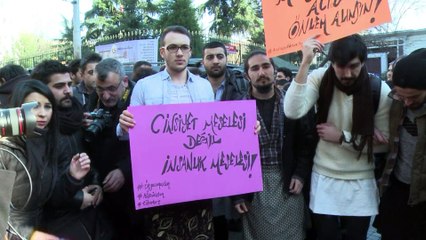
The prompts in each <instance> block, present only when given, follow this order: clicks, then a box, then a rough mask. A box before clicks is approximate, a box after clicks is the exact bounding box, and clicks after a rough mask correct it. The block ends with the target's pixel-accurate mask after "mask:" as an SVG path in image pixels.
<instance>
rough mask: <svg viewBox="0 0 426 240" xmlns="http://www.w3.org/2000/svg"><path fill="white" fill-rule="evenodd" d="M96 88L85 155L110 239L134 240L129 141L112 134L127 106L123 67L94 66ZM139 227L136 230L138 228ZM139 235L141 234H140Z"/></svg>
mask: <svg viewBox="0 0 426 240" xmlns="http://www.w3.org/2000/svg"><path fill="white" fill-rule="evenodd" d="M95 71H96V73H95V74H94V75H95V76H96V88H95V92H94V93H93V94H92V95H91V96H90V98H91V99H95V98H96V99H95V100H97V101H90V103H91V105H89V110H90V111H92V112H93V111H95V112H97V114H96V116H95V117H93V119H92V121H91V123H90V124H89V126H88V127H87V128H86V132H85V134H86V140H87V141H88V143H87V146H88V154H89V156H90V158H91V159H92V165H93V166H94V167H95V168H96V169H97V170H98V172H99V180H100V181H101V183H102V184H101V185H102V189H103V191H104V204H103V206H104V210H105V212H106V213H107V216H108V219H109V220H110V221H111V223H112V224H113V226H114V230H115V233H114V239H134V238H133V237H135V236H137V235H139V234H141V231H142V230H143V228H142V229H138V227H137V224H136V223H135V222H134V219H133V217H134V204H133V196H132V180H131V179H132V178H131V167H130V151H129V149H130V146H129V141H120V140H119V139H118V138H117V136H116V134H115V126H116V125H117V124H118V120H119V116H120V114H121V112H122V111H123V110H124V109H126V108H127V106H128V105H129V103H130V95H131V93H132V90H133V86H134V84H133V83H132V82H131V81H129V79H128V77H127V76H126V73H125V69H124V66H123V65H122V64H121V63H120V62H119V61H117V60H115V59H112V58H106V59H104V60H102V61H100V62H99V63H97V65H96V67H95ZM139 228H140V227H139ZM142 235H143V234H142Z"/></svg>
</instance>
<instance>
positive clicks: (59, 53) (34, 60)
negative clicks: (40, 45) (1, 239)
mask: <svg viewBox="0 0 426 240" xmlns="http://www.w3.org/2000/svg"><path fill="white" fill-rule="evenodd" d="M160 34H161V32H160V31H156V30H152V31H141V30H135V31H130V32H120V33H119V34H115V35H110V36H105V37H102V38H99V39H96V40H89V41H83V43H82V55H83V57H84V56H85V55H86V54H88V53H89V52H94V51H95V46H98V45H104V44H110V43H115V42H120V41H130V40H138V39H147V38H157V37H159V36H160ZM191 34H192V41H191V42H192V43H191V45H192V48H193V51H192V57H201V54H202V53H201V51H202V47H203V46H204V44H205V43H207V42H209V41H221V42H223V43H225V44H227V45H229V46H232V47H233V48H234V49H235V51H232V52H230V53H229V55H228V62H229V63H231V64H237V65H241V64H242V62H243V57H244V54H246V53H247V52H249V51H250V50H252V49H263V48H264V46H261V45H255V44H250V43H249V42H247V41H242V40H234V39H232V38H226V37H223V36H219V35H214V34H208V35H204V34H203V33H201V32H192V33H191ZM60 45H61V47H58V46H54V47H53V46H52V49H53V48H54V49H55V50H52V51H50V52H48V53H42V54H40V55H37V56H33V57H29V58H21V59H13V60H8V61H3V62H0V67H1V66H4V65H6V64H9V63H14V64H19V65H21V66H23V67H25V68H27V69H32V68H34V66H35V65H37V64H38V63H40V62H41V61H43V60H47V59H53V60H58V61H61V62H63V63H64V64H66V63H68V62H69V61H71V60H73V58H74V57H73V48H72V43H71V42H61V44H60ZM58 48H59V49H60V50H57V49H58ZM159 59H160V58H159Z"/></svg>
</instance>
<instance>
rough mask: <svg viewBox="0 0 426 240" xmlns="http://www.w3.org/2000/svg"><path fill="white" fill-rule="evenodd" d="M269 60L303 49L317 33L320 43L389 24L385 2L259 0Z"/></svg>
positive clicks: (389, 17)
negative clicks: (306, 41)
mask: <svg viewBox="0 0 426 240" xmlns="http://www.w3.org/2000/svg"><path fill="white" fill-rule="evenodd" d="M262 4H263V18H264V20H265V40H266V52H267V54H268V56H269V57H274V56H279V55H283V54H286V53H291V52H295V51H298V50H300V49H302V44H303V41H305V40H306V39H307V38H309V37H311V36H314V35H317V34H319V35H320V37H319V38H318V39H319V40H320V41H322V42H323V43H327V42H331V41H333V40H336V39H339V38H342V37H344V36H348V35H351V34H354V33H358V32H360V31H361V30H364V29H368V28H370V27H373V26H377V25H380V24H383V23H385V22H390V21H392V19H391V15H390V11H389V4H388V1H387V0H262Z"/></svg>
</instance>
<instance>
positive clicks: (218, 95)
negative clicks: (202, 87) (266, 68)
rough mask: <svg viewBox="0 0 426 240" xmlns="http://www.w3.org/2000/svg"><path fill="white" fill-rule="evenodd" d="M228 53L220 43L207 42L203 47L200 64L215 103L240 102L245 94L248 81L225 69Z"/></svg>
mask: <svg viewBox="0 0 426 240" xmlns="http://www.w3.org/2000/svg"><path fill="white" fill-rule="evenodd" d="M227 58H228V53H227V51H226V47H225V45H224V44H223V43H221V42H216V41H213V42H209V43H207V44H206V45H204V47H203V60H202V64H203V65H204V68H205V69H206V74H207V76H206V77H207V80H209V82H210V84H211V85H212V88H213V91H214V93H215V100H216V101H224V100H240V99H242V98H243V96H245V95H246V94H247V89H248V81H247V80H245V79H244V78H243V77H239V78H237V77H236V76H235V74H234V73H233V72H231V71H229V70H228V69H227V66H226V65H227Z"/></svg>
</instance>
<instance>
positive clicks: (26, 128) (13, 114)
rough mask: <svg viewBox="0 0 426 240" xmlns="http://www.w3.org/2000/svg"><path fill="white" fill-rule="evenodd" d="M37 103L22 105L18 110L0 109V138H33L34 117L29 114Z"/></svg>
mask: <svg viewBox="0 0 426 240" xmlns="http://www.w3.org/2000/svg"><path fill="white" fill-rule="evenodd" d="M35 106H37V102H29V103H24V104H22V106H21V107H20V108H5V109H0V136H1V137H11V136H22V135H26V136H29V137H31V136H34V135H37V132H36V131H35V127H36V117H35V116H34V114H33V113H32V112H31V109H33V108H34V107H35Z"/></svg>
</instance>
